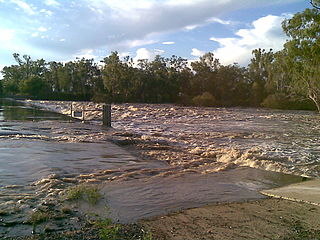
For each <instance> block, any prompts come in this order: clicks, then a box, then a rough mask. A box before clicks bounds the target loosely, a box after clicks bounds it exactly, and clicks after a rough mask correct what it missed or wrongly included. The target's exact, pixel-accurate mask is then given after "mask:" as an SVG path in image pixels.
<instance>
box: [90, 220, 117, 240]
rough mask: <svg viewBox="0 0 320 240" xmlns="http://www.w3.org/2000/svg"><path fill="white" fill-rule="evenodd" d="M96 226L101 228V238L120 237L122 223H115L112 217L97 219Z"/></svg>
mask: <svg viewBox="0 0 320 240" xmlns="http://www.w3.org/2000/svg"><path fill="white" fill-rule="evenodd" d="M95 226H96V227H98V228H99V233H100V238H101V239H103V240H117V239H119V237H120V235H119V232H120V228H121V227H120V225H119V224H113V223H112V220H111V219H110V218H106V219H104V220H99V221H97V222H96V223H95Z"/></svg>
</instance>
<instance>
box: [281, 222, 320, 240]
mask: <svg viewBox="0 0 320 240" xmlns="http://www.w3.org/2000/svg"><path fill="white" fill-rule="evenodd" d="M292 228H293V234H290V236H288V237H285V238H283V240H318V239H320V230H316V229H307V228H306V227H305V226H303V224H302V223H301V222H300V221H296V222H294V223H293V224H292Z"/></svg>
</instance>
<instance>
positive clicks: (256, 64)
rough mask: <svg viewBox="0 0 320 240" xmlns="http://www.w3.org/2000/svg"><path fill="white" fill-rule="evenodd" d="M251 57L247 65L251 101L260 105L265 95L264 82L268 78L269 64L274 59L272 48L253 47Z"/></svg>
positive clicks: (265, 82) (255, 104)
mask: <svg viewBox="0 0 320 240" xmlns="http://www.w3.org/2000/svg"><path fill="white" fill-rule="evenodd" d="M252 54H253V58H252V59H251V61H250V63H249V65H248V75H249V79H250V81H251V83H252V87H251V99H250V100H251V103H252V104H253V105H254V106H260V104H261V102H262V100H263V99H264V98H265V97H266V96H267V92H266V89H265V87H266V84H267V82H268V79H269V78H270V73H271V66H272V65H271V64H272V62H273V60H274V53H273V51H272V49H270V50H269V51H266V50H265V49H261V48H259V49H255V50H253V51H252Z"/></svg>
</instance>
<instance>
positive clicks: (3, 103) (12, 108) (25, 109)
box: [0, 98, 69, 121]
mask: <svg viewBox="0 0 320 240" xmlns="http://www.w3.org/2000/svg"><path fill="white" fill-rule="evenodd" d="M46 119H52V120H66V119H69V117H67V116H65V115H62V114H58V113H53V112H48V111H43V110H40V109H36V108H33V107H30V106H25V105H23V104H22V103H20V102H17V101H13V100H10V99H1V98H0V121H4V120H20V121H32V120H46Z"/></svg>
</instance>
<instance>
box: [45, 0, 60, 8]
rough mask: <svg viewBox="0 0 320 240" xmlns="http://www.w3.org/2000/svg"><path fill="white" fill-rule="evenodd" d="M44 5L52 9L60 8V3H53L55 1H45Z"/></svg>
mask: <svg viewBox="0 0 320 240" xmlns="http://www.w3.org/2000/svg"><path fill="white" fill-rule="evenodd" d="M44 4H46V5H48V6H52V7H58V6H60V3H59V2H57V1H55V0H45V1H44Z"/></svg>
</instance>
